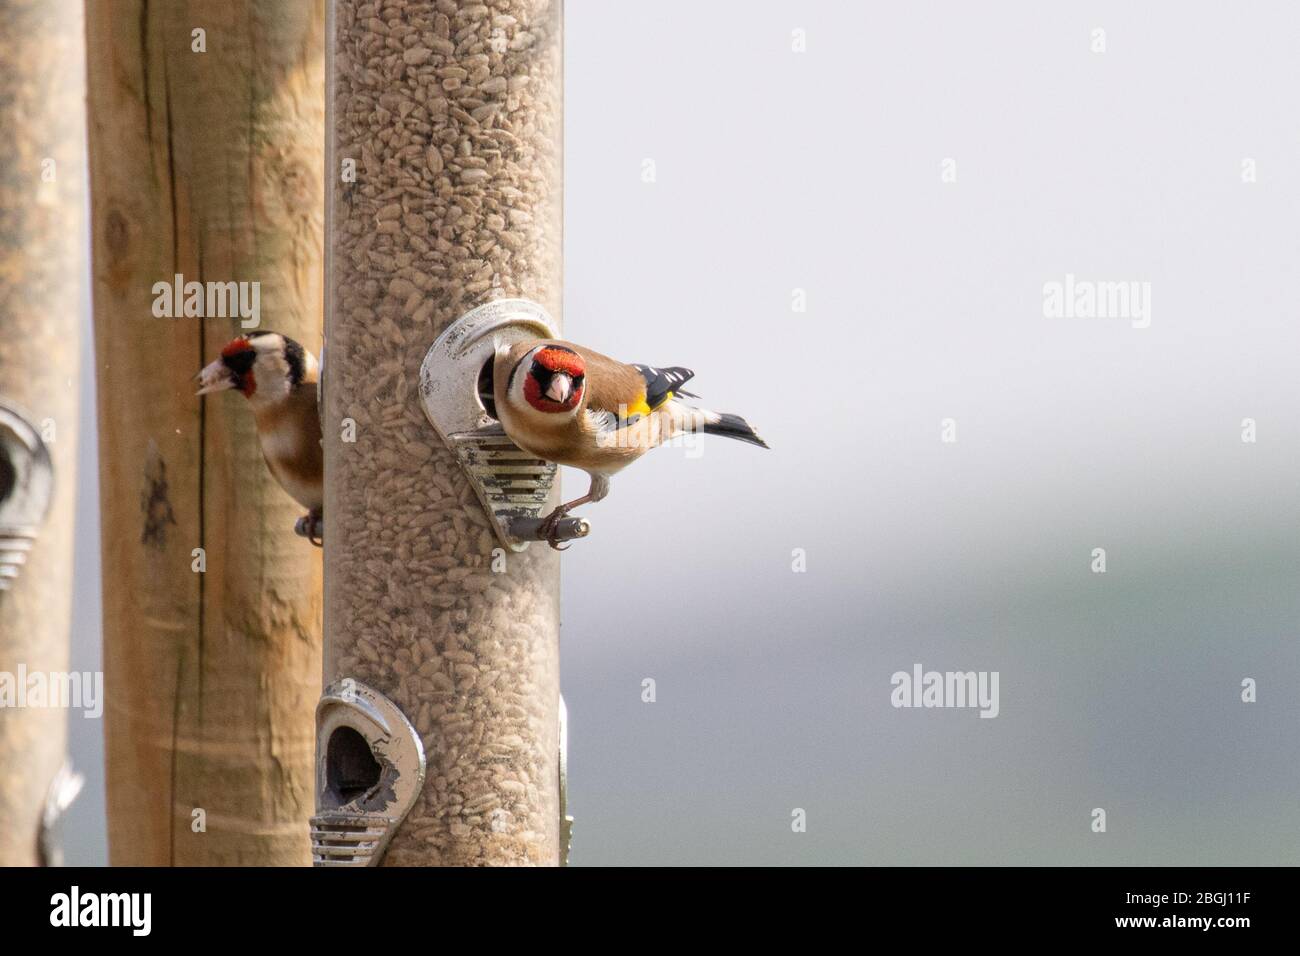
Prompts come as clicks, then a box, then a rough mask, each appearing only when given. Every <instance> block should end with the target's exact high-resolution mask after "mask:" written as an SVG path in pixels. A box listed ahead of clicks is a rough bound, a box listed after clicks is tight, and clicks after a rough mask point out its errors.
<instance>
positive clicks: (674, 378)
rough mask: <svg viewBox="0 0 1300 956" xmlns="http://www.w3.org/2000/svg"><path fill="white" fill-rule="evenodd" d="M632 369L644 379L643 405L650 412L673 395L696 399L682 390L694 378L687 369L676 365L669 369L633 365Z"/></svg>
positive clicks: (693, 374) (692, 373)
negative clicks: (648, 408) (648, 407)
mask: <svg viewBox="0 0 1300 956" xmlns="http://www.w3.org/2000/svg"><path fill="white" fill-rule="evenodd" d="M633 368H635V369H636V370H637V371H638V372H640V373H641V377H642V378H643V379H645V403H646V404H647V405H649V406H650V410H651V411H654V410H655V409H656V408H658V407H659V406H660V405H662V404H663V403H664V402H666V401H668V399H669V398H671V397H672V396H674V395H686V396H688V397H689V398H696V397H698V396H696V395H692V394H691V393H690V392H687V391H683V389H682V386H683V385H685V384H686V383H687V382H689V381H690V380H691V379H693V378H694V377H695V373H694V372H692V371H691V370H690V369H688V368H681V367H680V366H676V365H674V366H671V367H670V368H655V367H654V366H653V365H634V366H633Z"/></svg>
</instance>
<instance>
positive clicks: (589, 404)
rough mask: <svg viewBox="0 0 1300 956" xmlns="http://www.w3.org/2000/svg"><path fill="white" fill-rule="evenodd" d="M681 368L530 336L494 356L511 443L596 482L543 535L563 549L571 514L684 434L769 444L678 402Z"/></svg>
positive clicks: (744, 425)
mask: <svg viewBox="0 0 1300 956" xmlns="http://www.w3.org/2000/svg"><path fill="white" fill-rule="evenodd" d="M694 374H695V373H694V372H692V371H691V370H690V369H685V368H676V367H674V368H652V367H650V366H648V365H625V364H624V363H622V362H619V361H617V360H615V359H612V358H609V357H608V356H605V355H601V354H600V353H598V352H593V351H591V350H590V349H585V348H583V347H581V346H579V345H573V344H572V343H569V342H560V341H554V340H541V339H534V340H530V341H524V342H519V343H517V344H515V345H514V346H512V347H510V348H508V349H502V350H501V351H499V352H497V355H496V360H495V362H494V363H493V372H492V379H493V382H492V396H491V398H492V404H493V406H494V409H492V410H494V411H495V415H496V417H497V419H498V420H499V421H500V422H501V426H502V427H503V428H504V429H505V432H506V434H507V435H509V436H510V439H511V440H512V441H513V442H514V443H515V444H516V445H518V446H519V447H520V448H522V449H523V450H524V451H526V452H528V453H529V454H531V455H536V456H537V457H538V458H543V459H545V460H547V461H552V462H555V463H557V464H560V465H569V466H570V467H573V468H580V469H582V470H583V471H585V472H586V473H587V475H588V476H589V477H590V478H591V487H590V488H589V489H588V491H587V493H586V494H585V495H583V496H582V497H581V498H577V499H575V500H573V501H570V502H567V503H565V504H562V505H560V506H559V507H558V508H556V509H555V510H554V511H552V512H551V514H550V515H548V516H547V519H546V522H545V524H544V525H543V533H544V534H546V535H547V539H548V541H549V542H550V545H551V547H553V548H556V549H557V550H562V549H560V548H559V546H558V544H557V543H556V539H555V529H556V525H557V523H558V522H559V520H560V519H561V518H563V517H564V516H565V515H566V514H568V513H569V511H571V510H572V509H573V508H576V507H578V506H579V505H584V504H587V503H589V502H596V501H600V500H601V499H602V498H604V497H605V496H606V495H607V494H609V478H610V476H611V475H613V474H614V473H615V472H617V471H619V470H621V469H623V468H625V467H627V466H628V465H630V464H631V463H632V462H634V461H636V460H637V459H638V458H640V457H641V456H642V455H643V454H645V453H646V452H647V451H649V450H650V449H651V448H654V447H656V446H658V445H661V444H663V443H664V442H666V441H669V440H670V439H672V438H674V437H676V436H677V435H681V434H684V433H686V432H704V433H706V434H712V435H725V436H726V437H728V438H736V439H739V440H740V441H747V442H750V443H752V444H755V445H759V446H761V447H763V448H766V447H767V443H766V442H764V441H763V439H761V438H759V437H758V434H757V433H756V432H755V431H754V429H753V428H751V427H750V426H749V423H748V422H746V421H745V420H744V419H743V418H741V417H740V416H739V415H726V414H720V413H718V412H710V411H707V410H705V409H702V408H695V407H693V406H691V405H687V404H685V403H684V402H682V401H680V400H679V398H678V396H683V395H684V396H687V397H690V398H695V397H696V396H694V395H692V394H691V393H690V392H686V391H683V390H682V386H683V385H685V384H686V383H687V382H688V381H690V380H691V378H692V377H693V376H694Z"/></svg>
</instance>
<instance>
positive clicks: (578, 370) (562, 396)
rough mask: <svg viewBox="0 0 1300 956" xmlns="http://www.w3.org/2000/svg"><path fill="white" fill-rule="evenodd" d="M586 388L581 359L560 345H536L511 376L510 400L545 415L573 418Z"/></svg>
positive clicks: (585, 374) (575, 353) (583, 366)
mask: <svg viewBox="0 0 1300 956" xmlns="http://www.w3.org/2000/svg"><path fill="white" fill-rule="evenodd" d="M586 388H587V366H586V363H584V362H583V361H582V356H581V355H579V354H578V353H577V352H575V351H574V350H573V349H570V348H566V347H565V346H563V345H552V344H545V345H539V346H537V348H535V349H533V350H532V351H530V352H529V353H528V354H527V355H525V356H524V357H523V358H522V359H520V360H519V363H518V364H517V365H516V366H515V367H514V370H513V371H512V372H511V373H510V385H509V391H510V397H511V398H512V399H513V400H514V404H515V405H516V407H523V406H525V405H526V406H527V407H529V408H531V409H533V410H534V411H537V412H540V413H542V414H544V415H573V414H576V413H577V410H578V406H579V405H581V404H582V398H583V395H584V393H585V392H586Z"/></svg>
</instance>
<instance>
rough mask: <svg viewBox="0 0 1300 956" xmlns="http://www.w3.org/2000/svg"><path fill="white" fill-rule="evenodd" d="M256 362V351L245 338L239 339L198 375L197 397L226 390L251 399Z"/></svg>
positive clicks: (255, 384) (255, 383) (224, 349)
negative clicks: (242, 394)
mask: <svg viewBox="0 0 1300 956" xmlns="http://www.w3.org/2000/svg"><path fill="white" fill-rule="evenodd" d="M256 361H257V350H256V349H255V348H254V347H253V344H252V342H250V341H249V340H248V338H247V337H242V336H241V337H240V338H237V339H235V340H234V341H233V342H231V343H230V344H228V345H227V346H226V347H225V348H223V349H222V350H221V358H219V359H217V360H216V361H215V362H213V363H212V364H211V365H209V366H207V367H206V368H204V369H203V371H202V372H200V373H199V385H200V388H199V390H198V393H197V394H199V395H208V394H210V393H212V392H222V391H225V390H226V389H228V388H233V389H237V390H238V391H240V392H243V393H244V395H245V396H246V397H249V398H251V397H252V396H253V393H254V392H255V391H257V379H256V378H254V376H253V364H254V363H255V362H256Z"/></svg>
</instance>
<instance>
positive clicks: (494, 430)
mask: <svg viewBox="0 0 1300 956" xmlns="http://www.w3.org/2000/svg"><path fill="white" fill-rule="evenodd" d="M551 338H555V332H554V330H553V328H552V325H551V320H550V316H549V315H547V314H546V310H545V309H543V308H542V307H541V306H540V305H538V304H537V303H535V302H530V301H528V300H527V299H497V300H496V301H494V302H489V303H487V304H486V305H481V306H479V307H478V308H476V309H473V310H472V311H470V312H467V313H465V315H463V316H461V317H460V318H459V319H457V320H456V321H455V322H453V323H452V324H451V325H449V326H447V328H446V329H445V330H444V331H443V333H442V334H441V335H439V336H438V338H437V340H436V341H435V342H434V343H433V346H432V347H431V348H430V349H429V352H428V354H427V355H425V357H424V362H423V363H422V364H421V366H420V403H421V404H422V405H423V406H424V414H425V415H426V416H427V417H428V419H429V422H430V424H432V425H433V427H434V428H435V429H436V430H437V432H438V434H439V435H440V436H441V437H442V440H443V441H444V442H446V444H447V446H448V447H449V448H450V449H451V450H452V451H453V452H455V454H456V460H457V461H458V462H460V465H461V467H462V468H464V469H465V473H466V474H467V475H468V476H469V479H470V483H471V484H472V485H473V486H474V491H475V492H476V493H477V494H478V498H479V501H480V502H482V504H483V508H484V510H485V511H486V512H487V513H488V516H489V517H490V518H491V519H492V526H493V528H494V529H495V530H496V535H497V539H498V540H499V541H500V542H501V543H502V544H503V545H505V546H506V547H507V548H509V549H510V550H512V551H523V550H524V549H525V548H527V547H528V542H529V541H536V540H539V538H540V537H541V534H540V532H541V526H542V522H543V520H544V519H545V517H546V512H547V511H548V510H549V509H548V504H549V501H550V496H551V489H552V488H553V487H554V486H555V476H556V473H557V471H558V468H557V467H556V465H555V464H553V463H552V462H548V461H543V460H542V459H540V458H537V457H535V456H533V455H530V454H528V453H527V452H525V451H523V450H522V449H520V448H519V446H518V445H516V444H515V443H514V442H512V441H511V440H510V438H509V437H508V436H507V435H506V433H505V431H504V430H503V429H502V428H501V424H500V423H499V422H498V421H497V420H496V418H495V417H494V414H493V413H494V412H495V403H494V401H493V397H492V394H493V393H492V387H493V369H492V366H493V363H494V361H495V359H496V353H497V351H498V350H499V349H506V348H510V346H512V345H514V344H515V343H516V342H521V341H524V340H527V339H551ZM590 530H591V526H590V525H589V524H588V523H587V521H586V519H584V518H573V517H569V518H564V519H562V520H561V521H560V522H559V525H558V527H557V529H556V539H557V540H561V541H563V540H568V539H572V538H583V537H586V536H587V534H588V533H589V532H590Z"/></svg>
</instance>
